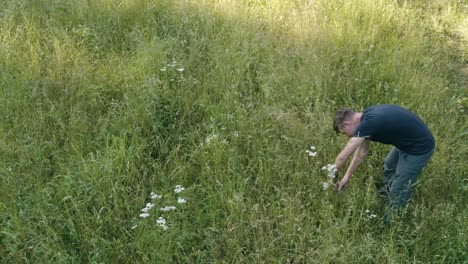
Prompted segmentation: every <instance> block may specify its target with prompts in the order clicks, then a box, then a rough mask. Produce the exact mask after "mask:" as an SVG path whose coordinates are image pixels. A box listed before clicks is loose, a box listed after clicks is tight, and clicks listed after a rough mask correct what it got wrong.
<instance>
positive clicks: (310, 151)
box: [306, 146, 317, 157]
mask: <svg viewBox="0 0 468 264" xmlns="http://www.w3.org/2000/svg"><path fill="white" fill-rule="evenodd" d="M314 151H315V146H310V149H308V150H306V153H307V154H309V157H315V155H317V152H316V151H315V152H314Z"/></svg>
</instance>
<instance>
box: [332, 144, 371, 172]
mask: <svg viewBox="0 0 468 264" xmlns="http://www.w3.org/2000/svg"><path fill="white" fill-rule="evenodd" d="M364 141H365V138H361V137H352V138H351V139H350V140H349V141H348V143H347V144H346V146H345V147H344V148H343V150H342V151H341V152H340V154H338V156H337V157H336V159H335V165H336V169H337V170H338V171H339V170H341V169H342V168H343V166H344V165H345V163H346V160H348V158H349V156H350V155H351V154H353V152H354V151H355V150H356V149H357V148H358V147H359V146H360V145H361V144H362V143H363V142H364Z"/></svg>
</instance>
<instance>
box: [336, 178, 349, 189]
mask: <svg viewBox="0 0 468 264" xmlns="http://www.w3.org/2000/svg"><path fill="white" fill-rule="evenodd" d="M348 184H349V177H347V176H344V177H343V178H342V179H341V181H339V182H337V183H336V184H335V186H334V188H333V191H335V192H337V191H341V190H344V189H346V188H348Z"/></svg>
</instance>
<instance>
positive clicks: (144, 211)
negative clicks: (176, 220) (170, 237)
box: [132, 185, 187, 231]
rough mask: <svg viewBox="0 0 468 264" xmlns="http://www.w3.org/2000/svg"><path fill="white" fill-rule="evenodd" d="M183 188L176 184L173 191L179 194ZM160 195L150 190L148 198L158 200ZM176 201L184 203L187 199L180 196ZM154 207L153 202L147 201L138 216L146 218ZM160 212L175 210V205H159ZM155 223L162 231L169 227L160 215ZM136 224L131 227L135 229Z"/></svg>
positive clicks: (160, 197)
mask: <svg viewBox="0 0 468 264" xmlns="http://www.w3.org/2000/svg"><path fill="white" fill-rule="evenodd" d="M184 190H185V188H184V187H182V186H181V185H176V187H175V189H174V192H175V193H176V194H179V193H181V192H183V191H184ZM162 197H163V196H162V195H158V194H156V193H154V192H151V194H150V198H151V200H159V199H162ZM177 203H179V204H184V203H187V201H186V200H185V199H184V198H181V197H178V199H177ZM154 207H155V204H153V203H151V202H150V203H147V204H146V206H145V208H143V209H141V212H142V213H141V214H140V215H139V217H140V218H148V217H149V216H150V215H151V214H150V211H151V210H152V209H153V208H154ZM159 210H160V211H161V212H169V211H175V210H177V207H175V206H173V205H168V206H165V207H161V208H160V209H159ZM156 224H158V225H159V226H160V227H161V228H162V229H163V230H164V231H166V230H167V229H168V228H169V227H168V226H167V225H166V219H165V218H163V217H162V216H160V217H159V218H158V219H157V220H156ZM137 226H138V225H135V226H133V227H132V229H135V228H136V227H137Z"/></svg>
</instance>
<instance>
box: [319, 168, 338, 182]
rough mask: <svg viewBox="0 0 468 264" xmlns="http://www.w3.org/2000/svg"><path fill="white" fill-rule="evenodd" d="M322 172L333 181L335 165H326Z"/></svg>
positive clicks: (335, 170)
mask: <svg viewBox="0 0 468 264" xmlns="http://www.w3.org/2000/svg"><path fill="white" fill-rule="evenodd" d="M322 170H327V171H328V177H330V178H332V179H334V178H335V177H336V172H337V171H338V169H337V168H336V164H327V166H323V167H322Z"/></svg>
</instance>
